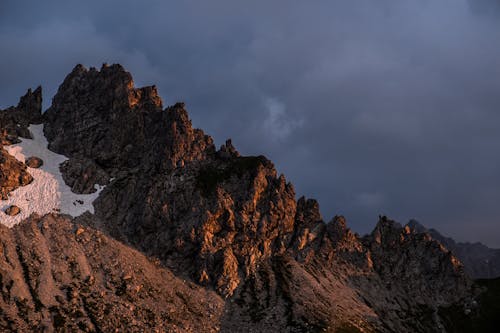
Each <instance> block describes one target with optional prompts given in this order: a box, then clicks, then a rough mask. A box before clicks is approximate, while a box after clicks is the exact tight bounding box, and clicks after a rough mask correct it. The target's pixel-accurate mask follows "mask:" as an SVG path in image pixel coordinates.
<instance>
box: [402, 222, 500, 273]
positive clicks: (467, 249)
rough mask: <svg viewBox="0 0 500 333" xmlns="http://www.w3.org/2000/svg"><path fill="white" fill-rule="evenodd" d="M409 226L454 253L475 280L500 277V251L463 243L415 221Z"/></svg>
mask: <svg viewBox="0 0 500 333" xmlns="http://www.w3.org/2000/svg"><path fill="white" fill-rule="evenodd" d="M408 226H409V227H410V228H411V229H412V230H415V231H416V232H419V233H427V234H429V235H430V236H431V237H432V238H434V239H435V240H437V241H439V242H440V243H441V244H443V245H444V246H445V247H446V248H447V249H449V250H450V251H452V252H453V254H454V255H455V256H457V258H458V259H460V261H461V262H462V263H463V264H464V266H465V271H466V272H467V274H469V276H470V277H472V278H474V279H492V278H497V277H500V249H492V248H489V247H487V246H486V245H484V244H481V243H461V242H456V241H455V240H454V239H452V238H450V237H445V236H443V235H442V234H440V233H439V232H438V231H437V230H435V229H427V228H426V227H424V226H423V225H421V224H420V223H418V222H417V221H415V220H411V221H410V222H409V223H408Z"/></svg>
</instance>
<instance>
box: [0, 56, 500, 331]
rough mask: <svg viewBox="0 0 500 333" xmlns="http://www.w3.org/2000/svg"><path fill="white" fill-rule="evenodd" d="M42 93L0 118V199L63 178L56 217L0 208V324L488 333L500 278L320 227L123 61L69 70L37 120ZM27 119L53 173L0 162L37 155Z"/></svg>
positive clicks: (403, 233) (306, 203) (267, 167)
mask: <svg viewBox="0 0 500 333" xmlns="http://www.w3.org/2000/svg"><path fill="white" fill-rule="evenodd" d="M41 98H42V97H41V89H40V88H38V89H36V90H35V91H34V92H32V91H31V90H29V91H28V93H27V94H26V95H25V96H24V97H22V98H21V101H20V103H19V105H18V106H17V107H11V108H8V109H6V110H1V111H0V125H1V145H2V147H1V148H0V167H1V170H0V176H1V177H0V185H1V194H2V199H3V200H7V199H9V198H14V197H15V196H16V193H17V192H18V191H19V190H18V189H19V188H28V187H27V186H32V190H30V191H33V192H34V191H42V190H43V186H41V185H40V186H34V185H33V184H35V185H36V184H38V183H37V179H36V178H37V177H38V176H36V175H39V174H41V173H37V172H46V173H45V174H44V175H48V176H44V177H48V178H50V177H52V176H51V175H52V174H53V175H54V178H55V179H59V178H57V177H60V178H61V179H62V180H61V182H60V183H55V184H57V186H59V187H57V188H59V189H60V190H58V191H55V192H53V193H54V195H55V196H58V195H59V196H60V198H59V199H58V200H56V201H54V202H53V203H51V204H52V205H53V207H51V209H52V211H51V212H50V213H48V214H47V213H43V214H42V213H37V210H36V209H34V210H33V214H32V215H31V216H30V217H28V218H26V219H24V220H23V221H20V222H18V221H17V220H16V222H9V221H10V220H9V219H10V218H12V217H10V216H9V215H7V214H6V209H7V207H5V208H4V209H2V210H3V212H0V220H1V221H2V222H4V221H5V222H4V224H5V225H6V226H0V242H1V244H2V248H3V252H2V255H1V256H0V263H1V264H0V294H1V295H2V297H1V298H0V330H1V331H5V332H29V331H39V332H68V331H71V332H110V331H119V332H462V331H463V330H464V329H476V328H477V327H481V329H482V331H483V332H488V330H490V329H491V330H490V331H491V332H494V327H495V325H497V324H498V319H496V317H495V316H494V315H492V314H491V310H492V309H493V308H492V307H491V302H490V301H489V300H491V297H492V296H491V295H492V294H491V293H492V292H494V291H495V290H496V289H495V288H496V287H495V286H496V285H495V284H494V283H493V282H492V283H486V284H485V283H482V284H478V283H477V282H476V281H474V280H472V278H471V277H470V275H468V274H467V273H466V271H467V269H464V266H463V264H462V262H461V261H460V260H459V259H458V258H457V257H456V256H455V253H454V252H453V250H454V249H451V248H447V245H448V244H445V243H443V242H442V240H440V239H438V238H436V237H432V236H431V235H430V234H429V233H428V232H422V231H421V230H416V228H414V227H413V228H412V227H410V226H408V225H407V226H404V227H403V226H401V225H400V224H398V223H397V222H395V221H392V220H390V219H389V218H387V217H385V216H380V217H379V221H378V223H377V224H376V226H375V228H374V230H373V232H372V233H371V234H369V235H366V236H364V237H361V236H359V235H357V234H355V233H353V232H352V231H351V230H350V229H349V228H348V227H347V222H346V219H345V218H344V217H342V216H335V217H334V218H332V219H331V220H329V221H325V220H324V219H323V217H322V216H321V214H320V212H319V204H318V203H317V202H316V201H315V200H313V199H307V198H304V197H302V198H299V199H298V200H297V199H296V196H295V191H294V188H293V186H292V184H290V183H289V182H287V180H286V178H285V177H284V176H283V175H279V174H278V173H277V171H276V169H275V168H274V165H273V163H272V162H271V161H269V160H268V159H267V158H266V157H264V156H241V155H240V153H238V151H237V150H236V148H235V147H234V146H233V145H232V142H231V140H228V141H226V143H225V144H224V145H222V146H221V147H220V148H216V147H215V145H214V142H213V140H212V138H211V137H210V136H208V135H206V134H205V133H204V132H203V131H202V130H200V129H195V128H193V127H192V125H191V121H190V119H189V117H188V113H187V111H186V106H185V105H184V104H183V103H177V104H175V105H173V106H169V107H166V108H164V107H163V105H162V101H161V99H160V97H159V96H158V93H157V90H156V88H155V87H154V86H152V87H145V88H136V87H135V86H134V82H133V80H132V76H131V75H130V73H128V72H127V71H125V70H124V68H122V66H120V65H111V66H108V65H103V67H102V68H101V69H100V70H98V69H95V68H91V69H87V68H85V67H83V66H81V65H78V66H76V67H75V68H74V69H73V71H72V72H71V73H70V74H69V75H68V76H67V77H66V79H65V80H64V82H63V83H62V84H61V86H60V87H59V90H58V91H57V93H56V95H55V96H54V98H53V100H52V105H51V106H50V108H49V109H48V110H47V111H46V112H44V113H42V112H41ZM37 124H43V133H44V136H45V138H44V139H46V140H47V143H48V148H49V150H50V151H51V154H53V156H62V157H61V163H60V164H59V167H58V168H56V169H57V170H53V169H54V168H50V167H49V165H50V163H49V162H50V161H47V158H48V157H49V156H52V155H50V154H48V153H44V155H43V156H44V157H43V159H42V158H40V157H38V155H37V154H35V155H33V156H30V157H31V158H27V159H26V160H24V159H23V158H20V159H17V158H16V156H18V155H16V154H15V156H14V155H11V154H10V153H9V152H13V153H14V152H18V153H19V151H20V150H21V152H22V151H23V149H24V150H26V149H28V148H27V147H36V145H34V144H31V143H32V142H34V141H35V140H40V138H39V137H37V135H34V133H35V132H36V131H35V130H34V129H35V127H33V126H35V125H37ZM42 139H43V138H42ZM30 144H31V145H30ZM30 153H32V152H31V151H30ZM35 153H36V152H35ZM40 154H41V153H40ZM40 156H42V155H40ZM58 173H60V176H57V174H58ZM32 175H35V176H32ZM31 183H33V184H32V185H30V184H31ZM43 184H45V183H43ZM54 186H56V185H54ZM66 188H67V189H69V190H66ZM65 191H70V192H65ZM50 193H52V192H50ZM65 193H72V194H71V195H74V196H75V197H74V198H75V199H72V201H71V202H69V203H68V202H66V201H65V200H66V199H65V198H66V197H67V194H65ZM28 194H29V193H28ZM28 194H26V195H27V196H26V197H25V198H17V197H16V200H17V201H16V204H18V205H19V206H20V207H21V211H22V209H23V207H28V208H29V207H38V206H37V205H36V201H37V200H41V199H37V198H40V196H38V197H37V196H33V197H29V195H28ZM78 195H81V197H79V196H78ZM28 197H29V198H28ZM89 198H91V199H89ZM45 199H46V198H45ZM26 200H27V201H26ZM30 200H31V201H30ZM89 200H90V201H89ZM25 201H26V202H25ZM51 202H52V201H51ZM85 204H92V207H93V209H91V210H88V211H86V212H84V213H83V214H82V209H80V210H78V209H76V208H75V209H67V210H64V211H62V209H63V208H64V207H66V208H67V206H68V205H69V206H70V208H71V207H72V206H71V205H74V207H80V206H83V205H85ZM22 205H25V206H22ZM61 212H67V213H65V214H62V213H61ZM7 226H9V227H12V228H8V227H7ZM450 250H452V251H450ZM456 318H462V320H464V324H463V325H456V323H457V321H456ZM495 320H497V321H496V322H495Z"/></svg>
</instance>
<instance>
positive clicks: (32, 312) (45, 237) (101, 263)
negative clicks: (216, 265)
mask: <svg viewBox="0 0 500 333" xmlns="http://www.w3.org/2000/svg"><path fill="white" fill-rule="evenodd" d="M0 244H1V246H2V249H3V251H2V255H1V256H0V293H1V295H2V297H1V298H0V309H1V310H2V311H1V314H0V330H1V331H2V332H10V331H12V332H53V331H57V332H67V331H83V332H111V331H115V330H118V331H120V332H125V331H126V332H144V331H149V332H165V331H169V332H170V331H171V332H201V331H207V332H210V331H216V330H217V329H218V327H219V324H218V322H217V321H216V320H213V318H217V317H220V314H221V312H222V309H223V302H222V300H221V298H220V297H218V296H216V295H215V294H214V293H213V292H210V291H206V290H204V289H203V288H200V287H197V286H195V285H193V284H192V283H188V282H185V281H183V280H181V279H179V278H176V277H175V276H174V275H173V274H172V273H171V272H169V271H168V270H166V269H164V268H161V267H160V266H159V265H158V264H157V263H154V262H152V261H150V260H149V259H147V258H146V257H144V255H142V254H140V253H138V252H137V251H134V250H132V249H130V248H127V247H126V246H124V245H122V244H120V243H119V242H117V241H115V240H113V239H110V238H109V237H107V236H106V235H104V234H103V233H102V232H99V231H96V230H93V229H91V228H88V227H82V226H79V225H74V224H73V223H71V221H70V220H69V219H68V218H66V217H61V216H55V215H47V216H45V217H44V218H38V217H32V218H30V219H29V220H28V221H26V222H25V223H22V224H20V225H17V226H15V227H14V228H13V229H8V228H6V227H4V226H1V225H0Z"/></svg>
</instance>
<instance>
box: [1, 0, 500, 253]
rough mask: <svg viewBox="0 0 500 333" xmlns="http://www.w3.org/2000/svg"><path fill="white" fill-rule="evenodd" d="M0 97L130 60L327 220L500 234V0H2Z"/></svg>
mask: <svg viewBox="0 0 500 333" xmlns="http://www.w3.org/2000/svg"><path fill="white" fill-rule="evenodd" d="M0 45H2V48H1V51H0V88H1V89H0V107H2V108H3V107H7V106H8V105H12V104H15V103H16V102H17V99H18V97H19V96H20V95H21V94H23V93H24V91H25V90H26V89H27V88H29V87H35V86H37V85H38V84H42V86H43V87H44V96H45V106H46V107H48V106H49V105H50V98H51V97H52V96H53V95H54V93H55V91H56V89H57V87H58V85H59V84H60V83H61V82H62V80H63V78H64V76H65V75H66V74H67V73H68V72H69V71H70V70H71V69H72V68H73V67H74V65H75V64H77V63H82V64H84V65H86V66H96V67H99V66H100V65H101V64H102V63H104V62H107V63H117V62H118V63H121V64H123V65H124V66H125V67H126V68H127V70H129V71H130V72H132V74H133V76H134V79H135V82H136V85H138V86H141V85H152V84H156V85H157V86H158V88H159V90H160V93H161V95H162V97H163V98H164V104H173V103H175V102H176V101H184V102H186V104H187V107H188V109H189V112H190V116H191V118H192V120H193V123H194V125H195V126H197V127H200V128H203V129H204V130H205V131H206V132H207V133H208V134H210V135H212V136H213V137H214V139H215V141H216V142H217V143H219V144H220V143H222V142H223V141H224V140H225V139H226V138H229V137H231V138H232V139H233V143H234V144H235V146H236V147H237V148H238V149H239V150H240V151H241V152H242V153H243V154H264V155H266V156H268V157H269V158H270V159H272V160H273V162H274V163H275V165H276V167H277V169H278V171H279V172H282V173H284V174H285V175H286V176H287V179H288V180H290V181H291V182H292V183H293V184H294V185H295V188H296V192H297V194H298V195H306V196H307V197H313V198H317V199H318V201H319V203H320V206H321V211H322V213H323V215H324V217H325V219H326V220H328V219H330V218H331V217H332V216H333V215H335V214H343V215H345V216H346V218H347V220H348V223H349V225H350V226H351V227H352V228H353V229H354V230H355V231H357V232H359V233H361V234H363V233H366V232H369V231H370V230H371V229H372V228H373V227H374V224H375V223H376V221H377V216H378V215H379V214H386V215H388V216H390V217H392V218H394V219H396V220H398V221H400V222H403V223H404V222H407V220H408V219H410V218H416V219H417V220H419V221H420V222H422V223H423V224H425V225H427V226H429V227H434V228H437V229H438V230H440V231H442V232H443V233H444V234H447V235H450V236H452V237H455V238H456V239H458V240H468V241H482V242H485V243H486V244H488V245H490V246H496V247H500V236H499V235H500V204H499V201H500V154H499V152H500V130H499V129H500V1H498V0H483V1H479V0H478V1H471V2H470V3H469V2H468V1H466V0H442V1H431V0H425V1H417V0H413V1H410V0H398V1H396V0H379V1H372V0H355V1H308V2H306V1H294V0H291V1H248V2H246V3H243V2H237V1H229V0H228V1H222V0H215V1H189V0H187V1H179V2H173V1H172V2H171V1H160V0H150V1H141V2H140V1H128V0H127V1H95V0H89V1H85V2H82V1H71V0H69V1H68V0H66V1H48V2H45V1H44V2H41V1H22V0H17V1H9V0H7V1H2V2H1V3H0Z"/></svg>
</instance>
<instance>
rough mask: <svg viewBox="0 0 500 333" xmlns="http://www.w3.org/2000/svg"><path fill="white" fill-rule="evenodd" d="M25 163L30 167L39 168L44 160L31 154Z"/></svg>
mask: <svg viewBox="0 0 500 333" xmlns="http://www.w3.org/2000/svg"><path fill="white" fill-rule="evenodd" d="M25 164H26V165H27V166H29V167H30V168H34V169H38V168H39V167H41V166H42V165H43V160H42V159H41V158H39V157H36V156H31V157H28V158H27V159H26V162H25Z"/></svg>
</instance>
